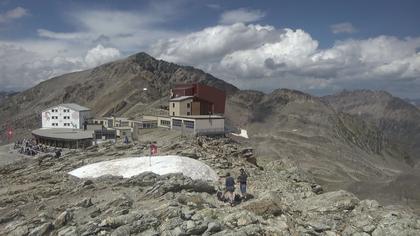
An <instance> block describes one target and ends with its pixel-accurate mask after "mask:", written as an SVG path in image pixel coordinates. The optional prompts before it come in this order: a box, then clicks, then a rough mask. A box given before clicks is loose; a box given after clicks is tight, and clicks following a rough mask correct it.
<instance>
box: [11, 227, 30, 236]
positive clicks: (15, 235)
mask: <svg viewBox="0 0 420 236" xmlns="http://www.w3.org/2000/svg"><path fill="white" fill-rule="evenodd" d="M28 233H29V228H28V226H27V225H20V226H18V227H16V228H15V229H14V230H13V231H12V232H10V233H9V235H11V236H24V235H28Z"/></svg>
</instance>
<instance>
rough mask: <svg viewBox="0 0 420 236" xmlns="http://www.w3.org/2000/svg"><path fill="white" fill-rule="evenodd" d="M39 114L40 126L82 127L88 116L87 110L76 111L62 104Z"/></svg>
mask: <svg viewBox="0 0 420 236" xmlns="http://www.w3.org/2000/svg"><path fill="white" fill-rule="evenodd" d="M53 110H54V111H53ZM41 115H42V128H69V129H80V128H83V122H84V121H85V119H88V118H90V112H89V111H82V112H78V111H75V110H72V109H70V108H67V107H63V106H55V107H51V108H48V109H47V110H44V111H43V112H42V113H41ZM54 124H57V125H54Z"/></svg>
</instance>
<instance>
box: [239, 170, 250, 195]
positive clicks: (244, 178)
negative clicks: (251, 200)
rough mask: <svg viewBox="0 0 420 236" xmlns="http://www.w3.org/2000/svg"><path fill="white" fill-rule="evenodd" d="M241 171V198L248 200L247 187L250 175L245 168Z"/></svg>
mask: <svg viewBox="0 0 420 236" xmlns="http://www.w3.org/2000/svg"><path fill="white" fill-rule="evenodd" d="M239 171H240V174H239V176H238V182H239V189H240V190H241V197H242V198H243V199H246V185H247V181H248V173H246V171H245V170H244V169H243V168H241V169H240V170H239Z"/></svg>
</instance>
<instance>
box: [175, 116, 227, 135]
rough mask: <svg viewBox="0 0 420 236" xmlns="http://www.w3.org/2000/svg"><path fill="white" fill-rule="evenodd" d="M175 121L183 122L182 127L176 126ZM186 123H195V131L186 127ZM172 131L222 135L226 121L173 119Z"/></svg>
mask: <svg viewBox="0 0 420 236" xmlns="http://www.w3.org/2000/svg"><path fill="white" fill-rule="evenodd" d="M174 120H181V121H182V125H181V127H178V126H174V125H173V124H174ZM185 121H193V122H194V129H189V128H187V127H186V126H185ZM171 129H174V130H181V131H184V132H190V133H194V134H197V135H200V134H222V133H224V130H225V120H224V119H193V118H182V117H171Z"/></svg>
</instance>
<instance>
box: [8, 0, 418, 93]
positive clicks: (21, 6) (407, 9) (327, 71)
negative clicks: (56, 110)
mask: <svg viewBox="0 0 420 236" xmlns="http://www.w3.org/2000/svg"><path fill="white" fill-rule="evenodd" d="M419 12H420V1H417V0H399V1H397V0H395V1H389V0H381V1H379V0H369V1H366V0H353V1H337V0H306V1H304V0H295V1H281V0H277V1H274V0H273V1H247V0H229V1H226V0H225V1H218V0H209V1H203V0H149V1H128V0H119V1H117V0H90V1H83V0H68V1H64V0H54V1H53V0H37V1H28V0H27V1H22V0H0V91H2V90H3V91H10V90H14V91H20V90H24V89H27V88H30V87H32V86H34V85H36V84H38V83H39V82H41V81H44V80H47V79H49V78H52V77H54V76H58V75H60V74H64V73H68V72H74V71H80V70H85V69H89V68H92V67H95V66H98V65H100V64H103V63H106V62H109V61H113V60H117V59H121V58H125V57H127V56H129V55H132V54H135V53H138V52H146V53H148V54H150V55H151V56H153V57H156V58H158V59H163V60H166V61H170V62H174V63H177V64H181V65H191V66H194V67H197V68H200V69H202V70H204V71H206V72H208V73H211V74H212V75H214V76H216V77H217V78H220V79H223V80H225V81H227V82H229V83H232V84H234V85H235V86H237V87H239V88H241V89H256V90H261V91H264V92H270V91H272V90H274V89H277V88H290V89H297V90H301V91H304V92H308V93H311V94H314V95H325V94H332V93H337V92H339V91H341V90H344V89H346V90H353V89H373V90H386V91H388V92H391V93H392V94H393V95H395V96H399V97H403V98H420V27H419V25H420V14H419Z"/></svg>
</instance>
